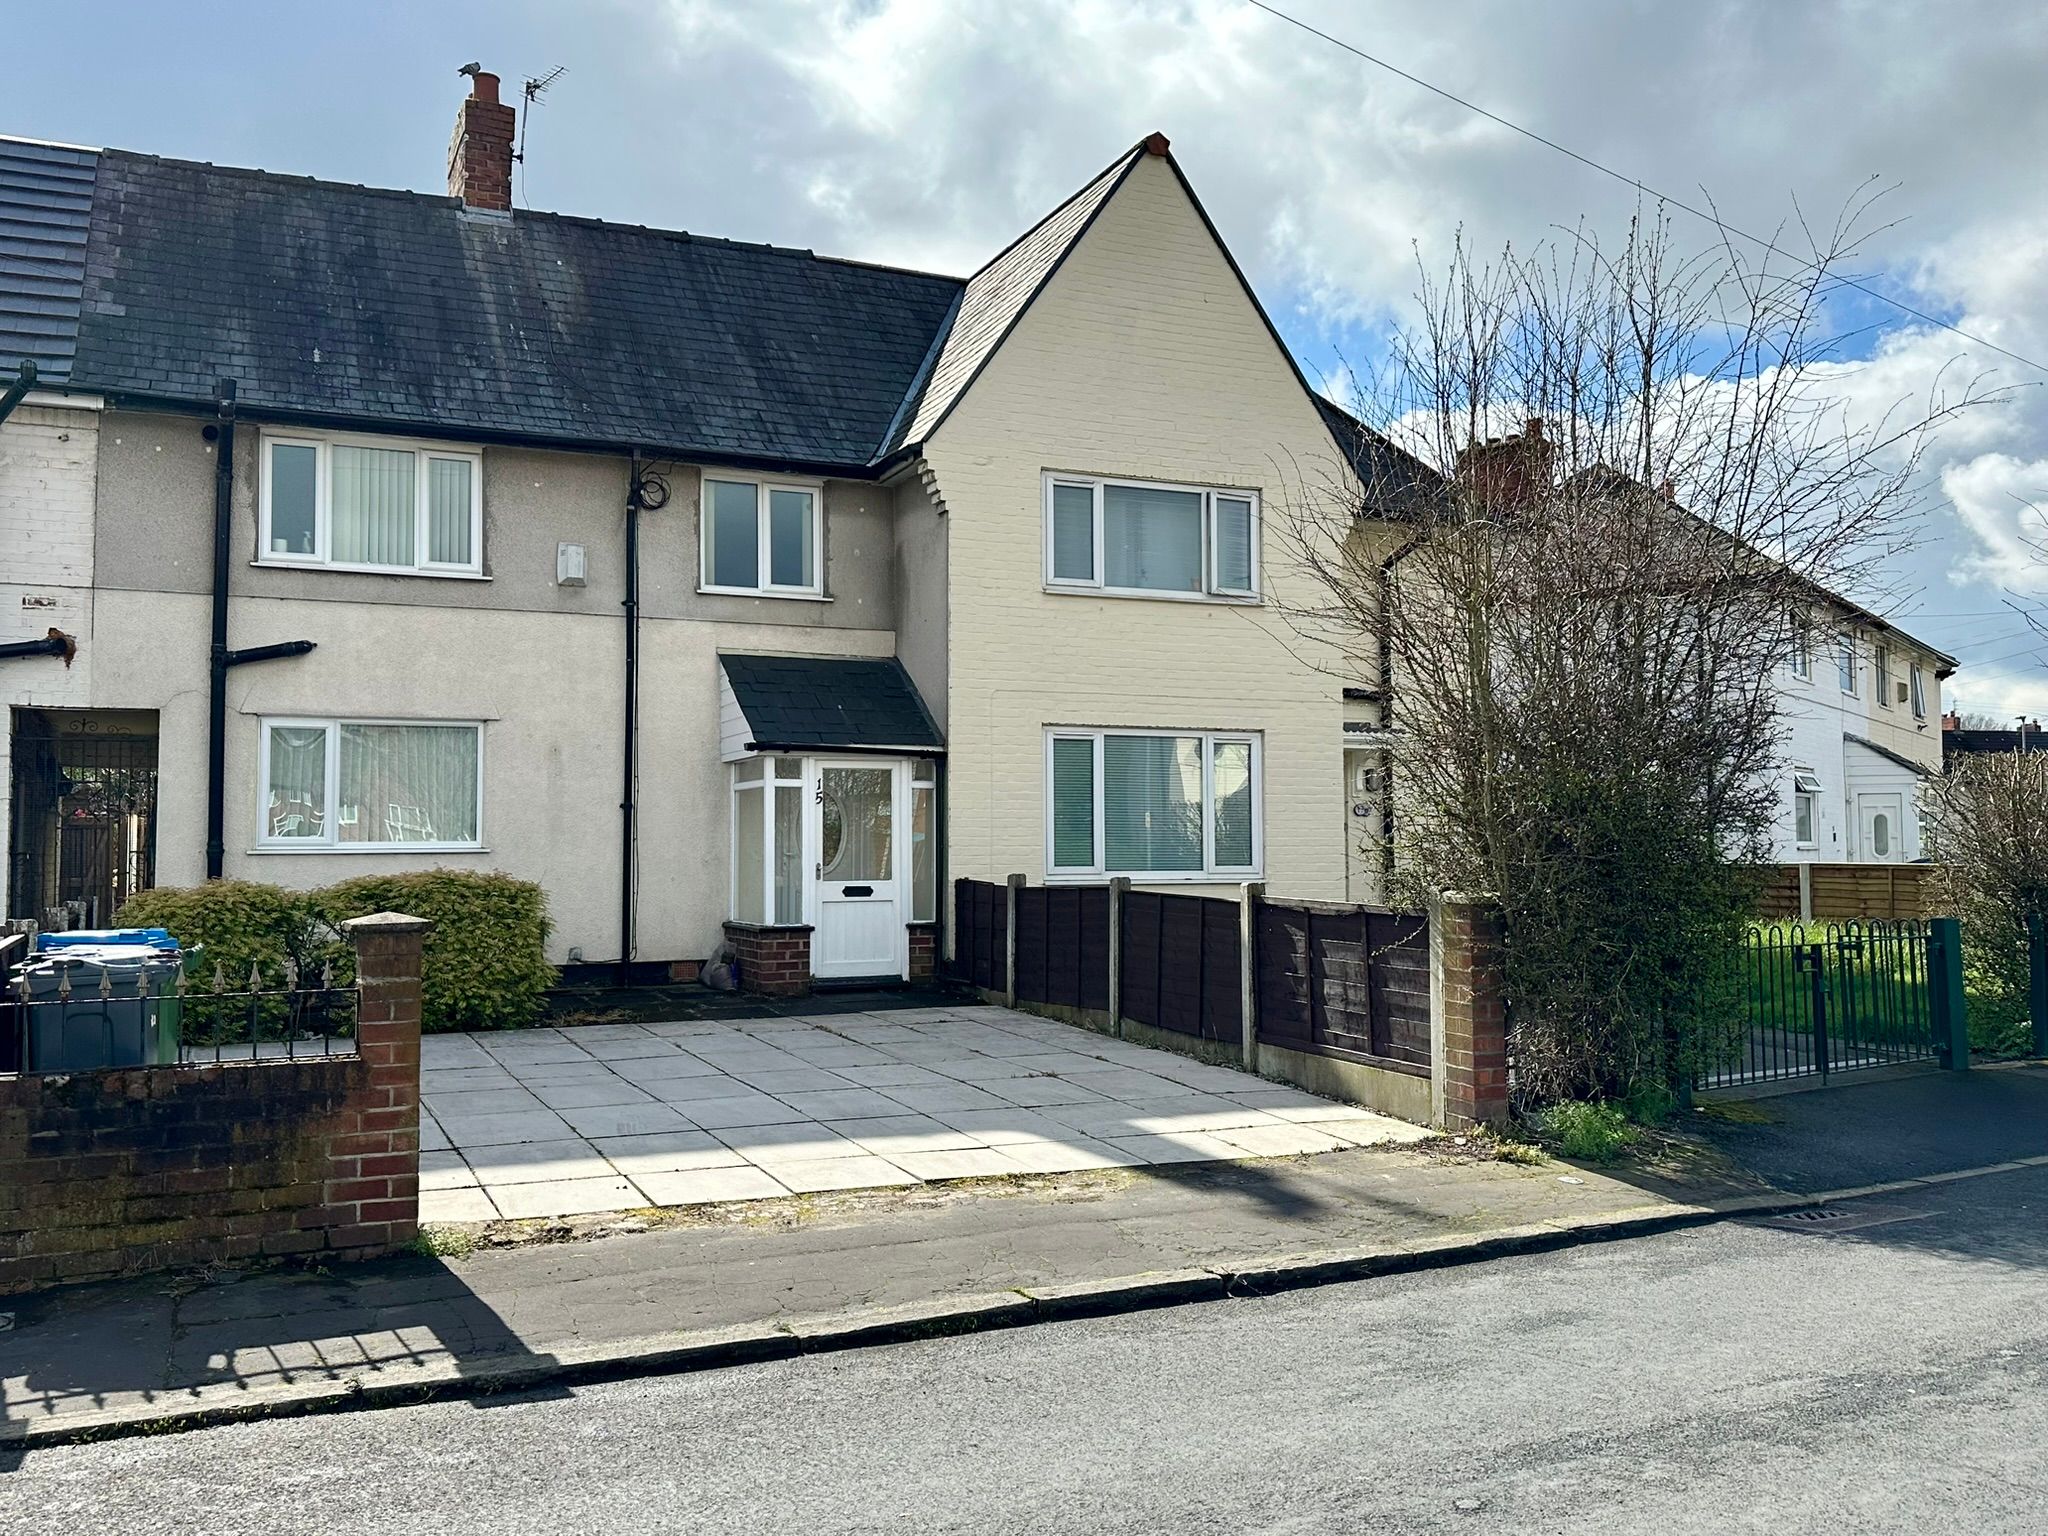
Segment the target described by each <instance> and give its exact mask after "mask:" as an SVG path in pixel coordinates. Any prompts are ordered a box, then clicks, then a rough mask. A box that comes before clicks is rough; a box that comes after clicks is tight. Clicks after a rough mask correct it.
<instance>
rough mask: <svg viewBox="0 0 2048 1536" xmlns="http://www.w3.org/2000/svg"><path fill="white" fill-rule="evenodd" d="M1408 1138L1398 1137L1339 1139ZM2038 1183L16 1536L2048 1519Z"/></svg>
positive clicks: (96, 1494)
mask: <svg viewBox="0 0 2048 1536" xmlns="http://www.w3.org/2000/svg"><path fill="white" fill-rule="evenodd" d="M1838 1091H1839V1092H1842V1093H1843V1094H1845V1095H1846V1094H1848V1093H1852V1092H1861V1091H1862V1090H1861V1089H1842V1090H1838ZM1383 1155H1390V1156H1396V1157H1400V1156H1406V1155H1408V1154H1364V1153H1360V1154H1332V1158H1336V1157H1356V1158H1359V1159H1361V1160H1362V1159H1366V1158H1370V1157H1374V1156H1383ZM1330 1160H1331V1158H1325V1159H1316V1160H1313V1162H1312V1164H1311V1166H1313V1163H1321V1162H1328V1161H1330ZM1552 1182H1554V1179H1553V1180H1552ZM2044 1206H2048V1173H2044V1171H2042V1170H2039V1169H2036V1170H2028V1171H2020V1172H2011V1173H2005V1174H1999V1175H1993V1176H1988V1177H1983V1178H1977V1179H1968V1180H1959V1181H1953V1182H1948V1183H1944V1184H1940V1185H1930V1186H1926V1187H1924V1188H1919V1189H1915V1190H1912V1191H1909V1192H1903V1193H1894V1194H1889V1195H1885V1196H1881V1197H1878V1198H1876V1199H1873V1200H1867V1201H1858V1202H1852V1203H1850V1204H1849V1205H1846V1206H1842V1207H1838V1208H1837V1209H1838V1211H1840V1212H1841V1213H1843V1214H1841V1215H1840V1216H1838V1217H1837V1218H1836V1219H1833V1220H1830V1221H1827V1222H1814V1223H1807V1222H1797V1221H1793V1222H1784V1221H1779V1222H1771V1221H1729V1222H1723V1223H1720V1224H1717V1225H1713V1226H1707V1227H1698V1228H1692V1229H1687V1230H1683V1231H1677V1232H1670V1233H1666V1234H1664V1235H1661V1236H1653V1237H1646V1238H1642V1239H1640V1240H1636V1241H1631V1242H1626V1243H1610V1244H1599V1245H1592V1246H1583V1247H1576V1248H1572V1249H1569V1250H1565V1251H1559V1252H1551V1253H1545V1254H1524V1255H1518V1256H1511V1257H1508V1258H1504V1259H1501V1260H1499V1261H1498V1262H1493V1263H1487V1264H1474V1265H1465V1266H1460V1267H1455V1268H1446V1269H1438V1270H1433V1271H1424V1272H1418V1273H1413V1274H1407V1275H1398V1276H1382V1277H1379V1278H1376V1279H1372V1280H1370V1281H1366V1282H1362V1283H1348V1284H1338V1285H1331V1286H1325V1287H1321V1288H1318V1289H1314V1290H1296V1291H1291V1292H1285V1293H1281V1294H1275V1295H1257V1296H1246V1297H1239V1298H1233V1299H1228V1300H1220V1301H1217V1302H1215V1303H1213V1304H1210V1305H1204V1306H1199V1307H1174V1308H1167V1309H1164V1310H1148V1311H1140V1312H1133V1313H1129V1314H1125V1315H1119V1316H1113V1317H1095V1318H1075V1319H1070V1320H1066V1321H1061V1322H1056V1323H1053V1324H1050V1325H1048V1326H1045V1327H1036V1328H1024V1329H1009V1330H997V1331H992V1332H984V1333H979V1334H973V1335H967V1336H961V1337H952V1338H944V1339H936V1340H924V1341H913V1342H907V1343H901V1344H897V1345H893V1346H892V1347H889V1348H886V1349H857V1350H848V1351H842V1352H837V1353H830V1354H810V1355H799V1356H795V1357H792V1358H787V1359H781V1360H775V1361H764V1362H757V1363H753V1364H745V1365H739V1366H736V1367H734V1368H732V1369H729V1370H722V1371H716V1372H706V1373H700V1374H688V1375H677V1376H669V1377H663V1378H658V1379H650V1380H635V1381H630V1382H613V1383H603V1384H595V1385H582V1386H573V1387H564V1386H560V1385H551V1386H549V1387H547V1388H545V1389H543V1390H539V1391H534V1392H530V1393H525V1394H520V1395H516V1396H510V1397H500V1398H493V1399H488V1400H483V1401H460V1400H451V1401H439V1402H433V1403H428V1404H424V1405H421V1406H416V1407H409V1408H401V1409H391V1410H383V1411H367V1412H360V1413H350V1414H343V1415H338V1416H332V1417H324V1418H319V1419H300V1420H295V1421H288V1422H280V1423H274V1424H261V1425H246V1424H244V1425H227V1426H222V1427H218V1428H213V1429H207V1430H203V1431H199V1432H196V1433H192V1434H184V1435H177V1436H170V1437H159V1438H147V1439H122V1440H115V1441H111V1442H108V1443H101V1444H83V1445H73V1446H57V1447H49V1448H45V1449H39V1450H34V1451H30V1452H29V1453H27V1455H26V1456H25V1457H24V1458H22V1459H21V1461H20V1464H19V1466H18V1467H17V1468H16V1469H15V1470H14V1471H12V1472H11V1473H7V1474H4V1475H0V1530H5V1531H7V1532H9V1533H12V1532H15V1531H21V1532H30V1531H35V1532H44V1531H60V1530H72V1529H80V1530H108V1531H138V1532H139V1531H168V1530H181V1531H183V1530H205V1531H208V1532H214V1533H219V1536H242V1533H254V1532H262V1533H266V1536H269V1533H278V1536H296V1533H301V1532H306V1533H313V1532H319V1533H326V1532H331V1531H335V1530H377V1531H389V1532H394V1533H414V1532H421V1533H427V1532H435V1533H438V1532H471V1531H477V1530H486V1531H576V1532H588V1533H591V1536H625V1533H639V1532H673V1531H690V1532H703V1533H707V1536H708V1533H719V1536H728V1533H729V1536H749V1533H764V1536H765V1533H783V1532H791V1531H801V1532H806V1533H811V1532H816V1533H820V1536H838V1533H853V1532H859V1533H880V1532H898V1531H919V1532H925V1531H929V1532H975V1533H986V1536H1013V1533H1014V1536H1025V1533H1029V1536H1068V1533H1088V1536H1134V1533H1172V1536H1216V1533H1239V1532H1269V1533H1286V1536H1324V1533H1330V1536H1335V1533H1346V1536H1351V1533H1367V1532H1402V1533H1410V1532H1414V1533H1434V1532H1446V1531H1455V1532H1460V1533H1465V1536H1473V1533H1482V1536H1483V1533H1489V1532H1501V1533H1505V1532H1515V1533H1523V1532H1531V1533H1543V1532H1578V1531H1594V1530H1597V1531H1601V1532H1612V1533H1616V1536H1630V1533H1635V1532H1651V1533H1655V1536H1702V1533H1711V1536H1721V1533H1725V1532H1731V1531H1770V1532H1797V1531H1854V1532H1858V1533H1891V1532H1900V1533H1914V1536H1918V1533H1922V1532H1926V1531H1931V1530H1936V1531H1946V1530H1955V1531H1969V1532H1972V1533H1991V1536H2004V1533H2033V1532H2038V1531H2040V1530H2041V1529H2042V1524H2043V1520H2042V1511H2043V1509H2044V1508H2048V1462H2044V1460H2043V1458H2042V1456H2041V1447H2042V1446H2043V1445H2048V1308H2044V1306H2043V1304H2042V1302H2043V1296H2044V1294H2048V1284H2044V1279H2048V1275H2044V1268H2043V1266H2044V1264H2048V1225H2044V1223H2043V1222H2042V1220H2041V1214H2042V1211H2043V1209H2044Z"/></svg>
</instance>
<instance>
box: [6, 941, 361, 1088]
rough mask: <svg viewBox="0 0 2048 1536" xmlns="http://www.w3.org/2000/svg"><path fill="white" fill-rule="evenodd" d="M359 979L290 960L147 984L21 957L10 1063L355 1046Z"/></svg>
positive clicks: (33, 1068) (43, 1066) (67, 1067)
mask: <svg viewBox="0 0 2048 1536" xmlns="http://www.w3.org/2000/svg"><path fill="white" fill-rule="evenodd" d="M356 998H357V993H356V988H355V987H354V986H353V985H350V984H347V983H337V982H336V980H335V977H334V972H333V967H332V966H331V965H330V966H327V967H324V968H323V969H322V971H321V973H320V974H319V975H318V976H317V977H303V976H301V975H300V974H299V971H298V968H297V967H296V966H295V965H293V964H292V963H291V962H290V961H286V962H285V963H284V964H283V965H282V966H281V967H279V968H276V969H275V970H274V971H272V972H270V973H266V972H265V971H264V969H263V967H262V966H260V965H252V966H251V967H250V971H249V975H248V977H247V978H246V979H245V980H244V979H231V978H230V977H229V976H228V975H227V974H226V972H225V970H224V969H223V968H222V967H221V966H218V965H216V966H214V967H213V968H212V970H211V972H210V973H207V972H205V971H203V970H202V971H201V972H200V973H199V974H197V975H194V974H190V973H188V972H187V971H186V970H185V969H184V968H182V967H181V968H179V969H177V970H176V971H175V973H173V974H172V975H171V976H170V979H169V980H168V982H167V983H165V982H158V983H157V984H154V985H152V986H148V987H147V988H145V987H142V986H138V985H137V983H136V981H135V979H134V978H133V977H132V976H123V977H122V978H121V979H119V980H117V979H116V976H115V973H114V972H112V971H111V970H108V969H105V968H99V967H93V966H79V967H76V968H72V967H63V968H54V969H51V970H45V971H41V972H38V971H37V970H36V969H35V968H34V967H32V966H23V965H20V964H16V965H15V966H14V967H13V968H12V974H11V975H10V976H9V977H8V978H7V985H6V987H5V992H4V1000H0V1041H4V1044H0V1071H13V1072H21V1073H38V1074H49V1073H57V1072H80V1071H95V1070H101V1069H105V1068H113V1067H138V1066H199V1065H207V1064H211V1063H218V1062H227V1061H267V1060H296V1059H299V1058H316V1057H323V1056H352V1055H354V1054H355V1051H356V1016H357V1010H356Z"/></svg>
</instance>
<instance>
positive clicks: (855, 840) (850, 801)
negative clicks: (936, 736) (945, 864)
mask: <svg viewBox="0 0 2048 1536" xmlns="http://www.w3.org/2000/svg"><path fill="white" fill-rule="evenodd" d="M902 768H903V765H902V764H901V763H896V762H887V761H881V762H878V761H876V760H875V759H874V758H867V759H865V760H858V759H857V760H853V761H841V760H834V759H830V758H821V759H818V760H817V761H816V762H815V763H814V764H813V771H814V773H815V775H816V778H815V780H814V784H815V788H814V789H813V791H812V794H811V838H810V844H811V847H812V848H814V849H815V850H817V857H816V862H815V863H814V865H813V866H812V892H811V901H812V918H811V922H812V932H811V974H812V975H813V976H820V977H835V976H838V977H846V976H901V975H903V974H904V970H905V967H906V965H907V963H908V938H907V935H906V934H905V932H904V927H903V902H902V889H903V870H902V866H903V859H902V857H901V852H900V849H899V847H898V844H899V841H900V836H899V834H900V828H901V826H902V821H903V817H902V807H901V806H900V805H899V803H898V802H899V800H900V799H901V796H902V790H903V773H902Z"/></svg>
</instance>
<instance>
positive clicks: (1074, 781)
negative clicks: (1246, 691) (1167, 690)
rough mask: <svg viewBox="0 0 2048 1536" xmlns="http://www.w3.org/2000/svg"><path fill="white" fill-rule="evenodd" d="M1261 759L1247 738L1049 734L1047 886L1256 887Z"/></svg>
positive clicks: (1252, 737)
mask: <svg viewBox="0 0 2048 1536" xmlns="http://www.w3.org/2000/svg"><path fill="white" fill-rule="evenodd" d="M1260 757H1261V754H1260V739H1259V737H1258V735H1257V734H1256V733H1253V732H1244V731H1164V730H1129V731H1094V730H1069V729H1066V728H1063V727H1055V728H1053V729H1051V730H1048V731H1047V732H1046V737H1045V783H1046V795H1045V867H1046V874H1047V878H1048V879H1052V880H1060V879H1084V878H1090V877H1093V878H1103V877H1106V876H1109V875H1128V876H1129V877H1130V878H1131V879H1133V880H1139V881H1146V882H1159V881H1170V880H1249V879H1256V878H1257V876H1258V872H1259V870H1260V868H1261V867H1262V866H1263V861H1264V858H1265V849H1264V831H1263V820H1264V817H1263V788H1264V786H1263V784H1262V782H1261V775H1262V772H1263V765H1262V763H1261V760H1260Z"/></svg>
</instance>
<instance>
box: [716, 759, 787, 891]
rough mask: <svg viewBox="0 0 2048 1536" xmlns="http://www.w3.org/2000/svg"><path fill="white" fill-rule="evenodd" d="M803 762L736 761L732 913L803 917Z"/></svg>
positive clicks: (733, 770) (780, 760) (782, 760)
mask: <svg viewBox="0 0 2048 1536" xmlns="http://www.w3.org/2000/svg"><path fill="white" fill-rule="evenodd" d="M803 863H804V763H803V759H802V758H800V757H750V758H747V759H746V760H745V761H743V762H738V763H734V764H733V765H732V915H733V919H734V921H736V922H742V923H785V924H787V923H801V922H802V921H803V920H804V868H803Z"/></svg>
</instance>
